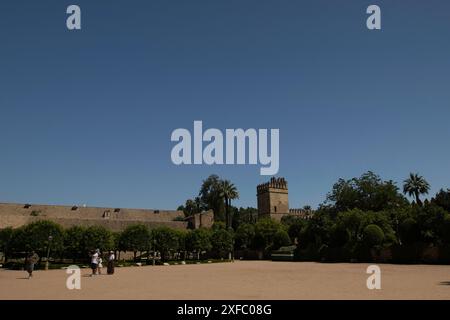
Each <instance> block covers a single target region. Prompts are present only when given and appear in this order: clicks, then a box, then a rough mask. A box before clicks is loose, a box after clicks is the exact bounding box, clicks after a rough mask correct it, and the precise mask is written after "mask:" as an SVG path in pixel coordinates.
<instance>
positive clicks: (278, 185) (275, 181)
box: [256, 177, 288, 194]
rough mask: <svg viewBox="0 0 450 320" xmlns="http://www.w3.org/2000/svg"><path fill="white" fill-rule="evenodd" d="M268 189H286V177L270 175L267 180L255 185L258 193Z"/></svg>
mask: <svg viewBox="0 0 450 320" xmlns="http://www.w3.org/2000/svg"><path fill="white" fill-rule="evenodd" d="M269 189H280V190H286V191H287V190H288V184H287V181H286V179H284V178H275V177H272V178H271V179H270V181H269V182H266V183H262V184H260V185H258V186H257V187H256V190H257V193H258V194H261V193H264V192H268V191H269Z"/></svg>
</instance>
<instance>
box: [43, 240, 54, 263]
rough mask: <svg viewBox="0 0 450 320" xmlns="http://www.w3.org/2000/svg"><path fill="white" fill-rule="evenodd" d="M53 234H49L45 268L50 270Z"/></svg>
mask: <svg viewBox="0 0 450 320" xmlns="http://www.w3.org/2000/svg"><path fill="white" fill-rule="evenodd" d="M52 240H53V236H52V235H49V236H48V246H47V260H45V270H48V259H49V258H50V244H51V243H52Z"/></svg>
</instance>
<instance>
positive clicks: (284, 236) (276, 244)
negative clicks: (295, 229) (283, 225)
mask: <svg viewBox="0 0 450 320" xmlns="http://www.w3.org/2000/svg"><path fill="white" fill-rule="evenodd" d="M290 244H291V238H289V234H288V233H287V232H286V231H284V230H281V229H280V230H278V231H277V232H276V233H275V235H274V239H273V246H272V249H273V250H278V249H280V248H281V247H285V246H289V245H290Z"/></svg>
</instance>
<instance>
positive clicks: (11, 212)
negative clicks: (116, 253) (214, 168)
mask: <svg viewBox="0 0 450 320" xmlns="http://www.w3.org/2000/svg"><path fill="white" fill-rule="evenodd" d="M180 217H181V218H184V214H183V212H182V211H175V210H174V211H170V210H150V209H122V208H100V207H84V206H82V207H78V206H53V205H30V204H10V203H0V229H1V228H6V227H13V228H17V227H20V226H22V225H24V224H27V223H30V222H33V221H37V220H50V221H54V222H56V223H59V224H61V225H62V226H63V227H71V226H75V225H77V226H104V227H107V228H108V229H110V230H112V231H121V230H123V229H125V228H126V227H128V226H130V225H133V224H137V223H142V224H145V225H147V226H149V227H150V228H155V227H160V226H167V227H170V228H174V229H186V228H187V226H188V222H187V221H174V220H175V219H180Z"/></svg>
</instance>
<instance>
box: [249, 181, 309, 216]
mask: <svg viewBox="0 0 450 320" xmlns="http://www.w3.org/2000/svg"><path fill="white" fill-rule="evenodd" d="M256 192H257V198H258V219H263V218H272V219H275V220H277V221H281V219H282V218H283V217H286V216H297V217H301V218H304V219H309V218H310V217H312V215H313V211H312V210H309V209H308V210H305V209H289V191H288V183H287V181H286V180H285V179H284V178H271V179H270V181H269V182H267V183H263V184H260V185H258V186H257V187H256Z"/></svg>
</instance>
